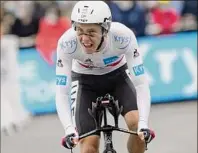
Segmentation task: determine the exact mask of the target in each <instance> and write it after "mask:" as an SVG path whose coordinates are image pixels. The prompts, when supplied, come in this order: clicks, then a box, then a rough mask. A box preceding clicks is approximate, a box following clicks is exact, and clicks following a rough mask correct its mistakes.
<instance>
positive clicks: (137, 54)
mask: <svg viewBox="0 0 198 153" xmlns="http://www.w3.org/2000/svg"><path fill="white" fill-rule="evenodd" d="M133 54H134V55H133V57H134V58H135V57H138V56H139V55H140V53H139V52H138V51H137V49H136V48H135V49H134V52H133Z"/></svg>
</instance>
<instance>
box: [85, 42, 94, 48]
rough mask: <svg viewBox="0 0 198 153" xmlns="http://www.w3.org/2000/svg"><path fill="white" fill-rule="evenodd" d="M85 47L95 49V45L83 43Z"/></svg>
mask: <svg viewBox="0 0 198 153" xmlns="http://www.w3.org/2000/svg"><path fill="white" fill-rule="evenodd" d="M83 46H84V47H85V48H87V49H90V48H92V47H93V44H84V43H83Z"/></svg>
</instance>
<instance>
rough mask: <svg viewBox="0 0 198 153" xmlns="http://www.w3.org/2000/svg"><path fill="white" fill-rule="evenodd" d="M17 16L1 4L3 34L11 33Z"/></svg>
mask: <svg viewBox="0 0 198 153" xmlns="http://www.w3.org/2000/svg"><path fill="white" fill-rule="evenodd" d="M2 5H3V4H2ZM14 20H15V17H14V15H13V14H12V13H10V12H8V11H6V9H5V8H4V7H2V6H1V35H5V34H9V33H10V30H11V25H12V24H13V22H14Z"/></svg>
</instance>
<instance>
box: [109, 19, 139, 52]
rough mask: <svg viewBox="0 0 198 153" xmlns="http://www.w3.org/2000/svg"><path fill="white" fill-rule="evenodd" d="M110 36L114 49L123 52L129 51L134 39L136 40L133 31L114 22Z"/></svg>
mask: <svg viewBox="0 0 198 153" xmlns="http://www.w3.org/2000/svg"><path fill="white" fill-rule="evenodd" d="M110 35H111V39H112V45H113V47H114V49H115V50H119V51H121V52H122V51H127V50H128V49H129V48H130V47H131V44H132V42H133V41H134V40H133V39H136V37H134V33H133V31H132V30H131V29H129V28H128V27H127V26H125V25H124V24H122V23H119V22H112V24H111V28H110Z"/></svg>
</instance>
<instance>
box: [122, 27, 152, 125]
mask: <svg viewBox="0 0 198 153" xmlns="http://www.w3.org/2000/svg"><path fill="white" fill-rule="evenodd" d="M128 30H129V31H128V33H129V34H130V39H131V41H130V44H129V47H128V49H127V51H126V52H125V58H126V61H127V65H128V72H127V73H128V75H129V77H130V78H131V80H132V82H133V84H134V86H135V88H136V94H137V105H138V110H139V125H138V128H139V129H140V128H148V119H149V113H150V105H151V97H150V88H149V82H148V79H147V74H146V72H145V68H144V62H143V58H142V55H141V51H140V50H139V46H138V43H137V39H136V37H135V35H134V33H133V31H131V30H130V29H128Z"/></svg>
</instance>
